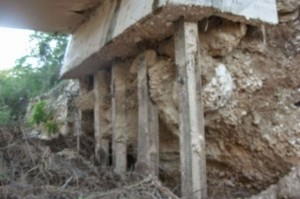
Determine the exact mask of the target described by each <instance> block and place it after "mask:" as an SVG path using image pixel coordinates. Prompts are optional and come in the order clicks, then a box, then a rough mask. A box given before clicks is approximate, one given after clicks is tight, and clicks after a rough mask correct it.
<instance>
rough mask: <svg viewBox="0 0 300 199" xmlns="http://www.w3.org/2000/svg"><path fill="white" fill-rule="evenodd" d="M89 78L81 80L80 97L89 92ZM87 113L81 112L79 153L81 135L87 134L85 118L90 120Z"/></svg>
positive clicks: (78, 140) (78, 139)
mask: <svg viewBox="0 0 300 199" xmlns="http://www.w3.org/2000/svg"><path fill="white" fill-rule="evenodd" d="M89 80H90V79H89V76H84V77H81V78H80V79H79V87H80V93H79V94H80V95H81V96H83V95H85V94H87V93H88V92H89V83H90V81H89ZM88 117H89V115H88V112H87V111H81V110H80V111H79V123H80V124H79V125H78V127H77V141H76V142H77V153H79V151H80V135H81V134H82V133H85V132H86V128H85V127H86V125H85V122H84V118H88Z"/></svg>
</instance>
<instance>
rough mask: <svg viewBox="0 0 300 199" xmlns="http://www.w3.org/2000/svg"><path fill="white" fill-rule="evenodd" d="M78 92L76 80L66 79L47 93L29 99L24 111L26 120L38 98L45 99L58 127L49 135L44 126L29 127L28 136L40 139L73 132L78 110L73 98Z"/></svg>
mask: <svg viewBox="0 0 300 199" xmlns="http://www.w3.org/2000/svg"><path fill="white" fill-rule="evenodd" d="M78 94H79V84H78V82H77V81H74V80H68V81H63V82H61V83H60V84H59V85H58V86H56V87H55V88H53V89H52V90H51V91H49V92H48V93H45V94H43V95H42V96H38V97H36V98H34V99H31V101H30V103H29V105H28V107H27V112H26V117H25V118H26V120H27V121H28V120H29V118H30V116H31V114H32V109H33V107H34V105H35V103H37V102H38V101H40V100H44V101H46V104H47V107H48V109H49V110H52V111H53V118H54V120H55V123H56V124H57V125H58V127H59V129H58V132H56V133H55V134H53V135H49V134H48V133H47V132H46V129H45V128H42V127H36V128H33V129H31V131H30V132H29V135H28V136H33V137H38V138H41V139H50V138H54V137H57V136H59V134H61V135H67V134H72V133H73V134H75V132H76V125H77V124H76V122H78V118H79V115H78V110H77V108H76V107H75V98H76V97H77V96H78Z"/></svg>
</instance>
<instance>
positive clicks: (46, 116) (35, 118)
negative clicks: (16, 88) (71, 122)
mask: <svg viewBox="0 0 300 199" xmlns="http://www.w3.org/2000/svg"><path fill="white" fill-rule="evenodd" d="M29 123H30V124H31V125H33V126H42V127H43V128H45V129H46V131H47V133H48V135H53V134H55V133H57V132H58V128H59V125H58V123H57V122H56V121H55V120H54V117H53V111H52V110H50V109H49V108H48V107H47V102H46V101H44V100H40V101H38V102H37V103H36V104H35V105H34V106H33V109H32V113H31V117H30V121H29Z"/></svg>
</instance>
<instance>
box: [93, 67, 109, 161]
mask: <svg viewBox="0 0 300 199" xmlns="http://www.w3.org/2000/svg"><path fill="white" fill-rule="evenodd" d="M108 77H109V74H108V72H107V71H106V70H100V71H97V72H96V74H95V76H94V95H95V103H94V125H95V126H94V128H95V160H96V162H97V163H98V164H100V165H101V166H107V165H108V161H109V146H108V144H107V143H109V140H107V139H105V138H103V133H104V132H103V126H104V120H105V119H104V118H103V113H102V109H103V106H104V104H105V101H104V100H105V98H106V96H108V95H109V86H110V83H109V78H108Z"/></svg>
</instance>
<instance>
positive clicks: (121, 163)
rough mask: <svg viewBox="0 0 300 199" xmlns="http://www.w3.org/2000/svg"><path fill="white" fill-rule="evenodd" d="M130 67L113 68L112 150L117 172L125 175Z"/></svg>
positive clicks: (118, 63) (122, 65) (119, 63)
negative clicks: (127, 94)
mask: <svg viewBox="0 0 300 199" xmlns="http://www.w3.org/2000/svg"><path fill="white" fill-rule="evenodd" d="M127 76H128V67H127V65H126V64H122V63H121V62H116V63H114V64H113V67H112V76H111V91H112V148H113V165H114V168H115V172H116V173H118V174H124V173H125V172H126V170H127V133H128V132H127V126H128V125H127V114H126V83H127Z"/></svg>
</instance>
